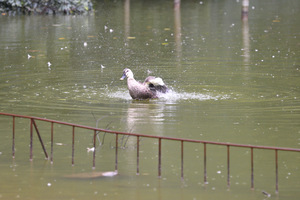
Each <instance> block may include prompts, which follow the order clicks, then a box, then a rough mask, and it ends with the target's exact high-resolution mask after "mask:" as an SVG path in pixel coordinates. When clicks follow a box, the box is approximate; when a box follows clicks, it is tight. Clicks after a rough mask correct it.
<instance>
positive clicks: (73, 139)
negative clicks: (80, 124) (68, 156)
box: [72, 126, 75, 166]
mask: <svg viewBox="0 0 300 200" xmlns="http://www.w3.org/2000/svg"><path fill="white" fill-rule="evenodd" d="M74 151H75V126H72V166H74Z"/></svg>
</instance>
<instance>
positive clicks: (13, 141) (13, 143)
mask: <svg viewBox="0 0 300 200" xmlns="http://www.w3.org/2000/svg"><path fill="white" fill-rule="evenodd" d="M12 131H13V135H12V156H13V158H15V116H13V127H12Z"/></svg>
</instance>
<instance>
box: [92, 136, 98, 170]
mask: <svg viewBox="0 0 300 200" xmlns="http://www.w3.org/2000/svg"><path fill="white" fill-rule="evenodd" d="M96 135H97V133H96V130H94V151H93V169H95V166H96V162H95V158H96Z"/></svg>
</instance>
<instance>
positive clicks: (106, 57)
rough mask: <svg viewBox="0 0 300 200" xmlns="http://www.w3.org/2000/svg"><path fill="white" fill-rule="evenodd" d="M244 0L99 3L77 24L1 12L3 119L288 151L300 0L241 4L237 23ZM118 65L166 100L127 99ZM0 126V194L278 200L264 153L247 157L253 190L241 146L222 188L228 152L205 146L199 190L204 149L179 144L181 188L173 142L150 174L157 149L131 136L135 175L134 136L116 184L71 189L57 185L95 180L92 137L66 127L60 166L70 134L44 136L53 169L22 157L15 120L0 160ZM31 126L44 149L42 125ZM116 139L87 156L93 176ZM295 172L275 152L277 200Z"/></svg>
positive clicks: (108, 162) (23, 142)
mask: <svg viewBox="0 0 300 200" xmlns="http://www.w3.org/2000/svg"><path fill="white" fill-rule="evenodd" d="M242 2H246V1H228V2H227V1H188V2H185V1H182V2H181V4H177V5H175V6H174V4H173V1H135V0H134V1H129V0H126V1H97V4H96V7H97V8H96V10H95V13H94V14H92V15H88V16H1V17H0V24H1V28H0V66H1V67H0V111H1V112H9V113H19V114H25V115H33V116H38V117H46V118H49V119H56V120H62V121H68V122H73V123H80V124H84V125H88V126H96V125H97V126H99V127H107V128H108V129H113V130H119V131H129V132H137V133H143V134H153V135H165V136H172V137H182V138H193V139H201V140H213V141H222V142H232V143H243V144H257V145H269V146H284V147H293V148H299V143H300V142H299V141H300V137H299V133H300V126H299V120H300V113H299V105H300V103H299V99H300V93H299V68H300V65H299V58H298V57H299V56H298V55H299V42H298V41H299V38H298V37H299V34H298V33H299V26H298V19H299V12H298V10H299V9H298V8H299V1H297V0H288V1H274V2H267V1H257V0H251V1H250V2H249V6H248V14H247V15H245V10H243V13H242V16H241V12H242V9H244V8H246V7H247V6H245V4H243V3H242ZM243 5H244V7H243ZM241 17H242V19H241ZM125 67H130V68H131V69H132V70H133V71H134V72H136V74H135V76H136V77H137V79H138V78H139V77H146V76H148V75H149V74H150V75H157V76H159V77H162V78H163V79H164V81H165V83H166V84H167V85H168V86H169V87H170V88H171V92H170V93H169V94H167V95H163V96H161V98H159V99H156V100H149V101H135V100H132V99H131V98H130V96H129V94H128V91H127V88H126V84H125V83H124V82H120V81H119V78H120V76H121V74H122V70H123V69H124V68H125ZM0 125H1V126H0V127H1V134H0V144H1V145H0V160H1V162H0V163H1V165H0V167H1V170H0V171H1V179H0V184H1V189H0V198H3V199H14V198H23V199H41V198H43V199H47V198H49V199H50V198H51V199H53V198H64V199H72V198H75V197H76V198H84V199H86V198H91V199H94V198H102V197H103V198H106V199H121V198H122V199H123V198H124V196H126V197H127V198H130V199H140V198H143V199H153V196H155V197H157V198H159V199H170V198H172V199H200V198H207V199H212V198H213V199H216V198H221V199H253V197H254V198H255V199H260V198H264V197H265V196H264V194H262V193H261V191H262V190H263V191H266V192H267V193H271V195H272V197H274V196H276V194H274V191H275V188H274V184H273V181H272V180H273V179H274V172H273V171H272V170H274V154H273V153H270V152H255V164H254V165H255V190H254V191H250V189H249V188H250V165H249V156H250V150H248V149H245V150H235V149H232V150H231V153H232V154H231V159H230V162H231V175H232V177H231V181H232V184H231V188H230V191H228V190H227V186H226V155H225V154H224V152H225V151H226V150H224V149H222V148H217V147H213V146H211V147H209V148H208V156H209V157H208V160H207V161H208V165H209V166H208V169H209V170H208V182H209V184H207V185H205V184H204V183H203V175H202V172H203V165H202V163H203V157H202V155H203V149H202V146H197V145H188V144H185V167H184V170H185V180H184V182H181V181H180V152H179V145H178V144H174V143H167V142H166V143H165V144H163V149H162V156H163V166H162V174H163V175H162V179H157V178H156V176H157V145H158V143H157V141H151V140H141V151H140V155H141V163H140V164H141V165H140V167H141V171H140V174H141V175H140V176H136V175H135V173H136V172H135V168H136V149H135V148H136V140H135V139H132V138H129V139H128V143H127V145H126V148H123V149H120V150H119V154H120V155H119V159H120V160H119V162H120V163H119V172H120V174H119V175H118V176H116V177H113V178H112V179H110V178H103V179H94V180H90V179H88V180H76V181H74V180H68V179H64V178H62V177H64V175H67V174H77V173H78V174H90V172H93V171H92V169H91V166H92V165H91V161H92V154H91V153H90V152H87V150H86V149H87V148H90V147H91V146H92V137H93V135H92V133H91V134H90V133H86V132H84V131H80V130H76V151H75V166H74V167H71V165H70V161H71V158H70V156H71V143H70V139H71V132H70V131H71V130H70V129H68V128H62V127H55V130H56V131H57V132H55V143H56V146H55V152H54V156H55V157H54V164H53V165H51V164H50V163H49V162H48V161H44V160H43V158H41V155H42V154H41V155H40V154H39V152H40V150H41V149H39V147H38V144H37V143H36V142H35V143H34V144H35V146H34V148H35V149H34V152H35V153H34V155H35V157H34V161H33V162H32V163H30V162H29V161H28V154H27V153H28V151H29V150H28V135H29V134H28V133H29V125H28V123H27V122H25V121H22V120H21V121H18V122H17V127H16V134H17V135H16V136H17V143H16V148H17V149H16V159H15V160H11V135H9V133H10V132H11V121H10V120H8V119H3V118H2V117H1V119H0ZM38 126H39V128H40V130H41V134H42V136H43V138H44V140H45V141H49V131H50V130H49V126H48V125H45V124H38ZM99 139H101V141H102V140H103V135H99ZM61 144H62V145H61ZM113 144H114V136H109V135H106V136H105V143H104V145H102V146H99V147H98V148H97V152H96V155H97V158H96V162H97V163H96V170H95V171H96V172H98V171H112V170H113V169H114V146H113ZM49 145H50V144H49V142H48V143H47V142H46V148H49ZM298 163H299V158H297V155H295V154H288V153H285V152H284V153H282V152H280V153H279V191H280V193H279V195H277V196H276V198H278V199H297V197H298V196H299V195H300V194H299V190H298V188H299V169H298V168H299V166H298V165H299V164H298ZM270 180H271V181H270ZM32 188H34V192H33V189H32ZM33 193H34V195H33ZM54 195H55V196H54ZM57 195H58V196H57ZM200 195H201V196H200Z"/></svg>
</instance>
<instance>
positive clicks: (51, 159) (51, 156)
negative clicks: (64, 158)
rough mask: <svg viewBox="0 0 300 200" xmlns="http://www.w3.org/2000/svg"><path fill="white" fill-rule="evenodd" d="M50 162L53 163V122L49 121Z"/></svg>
mask: <svg viewBox="0 0 300 200" xmlns="http://www.w3.org/2000/svg"><path fill="white" fill-rule="evenodd" d="M50 161H51V164H53V122H51V155H50Z"/></svg>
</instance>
